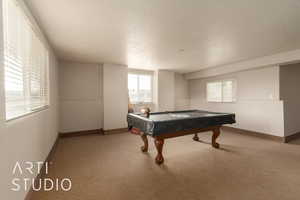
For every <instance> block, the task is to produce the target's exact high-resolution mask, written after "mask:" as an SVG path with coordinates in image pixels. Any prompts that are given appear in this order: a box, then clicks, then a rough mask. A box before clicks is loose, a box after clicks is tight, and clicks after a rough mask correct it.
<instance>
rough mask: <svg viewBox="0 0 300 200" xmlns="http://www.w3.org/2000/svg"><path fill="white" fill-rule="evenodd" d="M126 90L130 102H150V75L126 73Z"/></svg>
mask: <svg viewBox="0 0 300 200" xmlns="http://www.w3.org/2000/svg"><path fill="white" fill-rule="evenodd" d="M128 92H129V100H130V102H131V103H151V102H152V76H151V75H148V74H147V75H146V74H145V75H144V74H128Z"/></svg>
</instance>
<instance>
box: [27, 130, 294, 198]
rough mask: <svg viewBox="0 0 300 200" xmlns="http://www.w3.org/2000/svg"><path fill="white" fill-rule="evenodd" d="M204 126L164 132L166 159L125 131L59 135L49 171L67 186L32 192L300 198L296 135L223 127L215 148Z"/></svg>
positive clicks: (41, 194)
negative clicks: (285, 137)
mask: <svg viewBox="0 0 300 200" xmlns="http://www.w3.org/2000/svg"><path fill="white" fill-rule="evenodd" d="M210 136H211V134H210V133H203V134H199V137H200V139H201V140H203V141H206V142H204V143H201V142H195V141H193V140H192V135H190V136H185V137H178V138H174V139H167V140H166V141H165V145H164V149H163V152H164V156H165V163H164V164H163V165H162V166H158V165H156V164H155V163H154V157H155V155H156V150H155V148H154V145H153V140H152V138H150V140H149V142H150V149H149V153H148V154H144V153H142V152H141V151H140V146H141V144H142V141H141V139H140V138H139V137H138V136H135V135H131V134H129V133H124V134H114V135H106V136H97V135H90V136H82V137H73V138H64V139H61V140H60V142H59V145H58V149H57V151H56V154H55V157H54V161H53V164H52V165H51V168H50V174H49V177H51V178H65V177H68V178H71V179H72V184H73V187H72V190H71V191H69V192H36V193H34V194H33V198H32V200H108V199H109V200H118V199H120V200H127V199H128V200H144V199H157V200H158V199H170V200H176V199H179V200H185V199H203V200H210V199H222V200H235V199H236V200H260V199H261V200H277V199H278V200H289V199H291V200H292V199H293V200H299V199H300V140H298V141H295V142H293V143H290V144H282V143H278V142H273V141H269V140H264V139H260V138H256V137H251V136H244V135H239V134H234V133H230V132H222V133H221V136H220V137H219V139H218V141H219V143H220V144H221V149H219V150H217V149H214V148H212V147H211V145H210V144H208V142H210Z"/></svg>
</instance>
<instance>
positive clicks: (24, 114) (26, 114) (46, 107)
mask: <svg viewBox="0 0 300 200" xmlns="http://www.w3.org/2000/svg"><path fill="white" fill-rule="evenodd" d="M49 107H50V106H49V105H47V106H43V107H39V108H36V109H34V110H32V111H29V112H26V113H23V114H20V115H17V116H14V117H11V118H9V119H6V120H5V122H11V121H14V120H17V119H21V118H25V117H27V116H30V115H32V114H35V113H38V112H41V111H44V110H47V109H48V108H49Z"/></svg>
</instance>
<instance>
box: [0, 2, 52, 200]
mask: <svg viewBox="0 0 300 200" xmlns="http://www.w3.org/2000/svg"><path fill="white" fill-rule="evenodd" d="M1 12H2V1H1V0H0V38H1V39H0V40H1V41H0V44H3V41H2V38H3V37H2V34H3V29H2V13H1ZM1 48H2V45H1ZM0 52H1V58H0V61H1V62H0V159H1V165H0V177H1V178H0V198H1V199H10V200H21V199H24V197H25V195H26V193H27V192H26V191H24V190H22V191H20V192H14V191H12V190H11V184H10V183H11V181H12V179H13V178H16V176H14V175H13V174H12V169H13V167H14V165H15V163H16V162H17V161H18V162H25V161H44V160H45V159H46V157H47V155H48V153H49V152H50V150H51V148H52V146H53V144H54V142H55V139H56V137H57V134H58V89H57V82H58V72H57V61H56V58H55V55H54V54H53V52H52V51H51V49H50V52H49V53H50V65H49V78H50V87H49V89H50V99H49V100H50V107H49V108H48V109H46V110H43V111H40V112H36V113H33V114H30V115H27V116H25V117H22V118H19V119H16V120H12V121H9V122H6V121H5V104H4V102H5V97H4V85H3V83H4V79H3V78H4V74H3V69H4V66H3V56H2V53H3V50H2V49H1V51H0ZM35 176H36V174H34V175H31V174H28V173H24V174H23V175H21V176H18V177H17V178H34V177H35Z"/></svg>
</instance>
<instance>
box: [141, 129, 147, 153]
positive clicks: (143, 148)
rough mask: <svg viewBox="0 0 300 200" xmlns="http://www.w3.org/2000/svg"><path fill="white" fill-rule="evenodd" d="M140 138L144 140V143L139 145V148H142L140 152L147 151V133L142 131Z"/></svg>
mask: <svg viewBox="0 0 300 200" xmlns="http://www.w3.org/2000/svg"><path fill="white" fill-rule="evenodd" d="M141 138H142V140H143V142H144V145H143V146H141V150H142V152H148V138H147V135H146V134H144V133H142V134H141Z"/></svg>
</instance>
